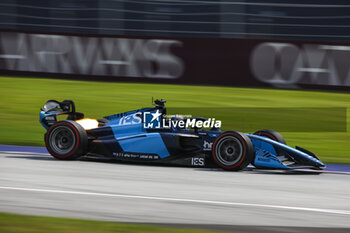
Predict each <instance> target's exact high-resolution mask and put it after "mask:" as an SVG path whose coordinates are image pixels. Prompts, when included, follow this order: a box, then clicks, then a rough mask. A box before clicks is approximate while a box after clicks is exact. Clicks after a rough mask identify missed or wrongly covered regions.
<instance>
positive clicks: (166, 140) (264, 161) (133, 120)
mask: <svg viewBox="0 0 350 233" xmlns="http://www.w3.org/2000/svg"><path fill="white" fill-rule="evenodd" d="M58 103H60V102H58ZM159 109H161V110H162V114H165V113H166V110H165V108H158V107H154V108H142V109H138V110H134V111H129V112H124V113H119V114H115V115H111V116H106V117H104V124H102V125H99V127H98V128H93V129H89V130H86V132H87V134H88V136H89V148H88V155H90V156H96V157H107V158H114V159H118V160H137V161H148V162H150V161H151V162H163V163H170V164H171V163H172V164H181V165H192V166H209V165H210V164H214V163H213V158H212V153H213V152H212V145H213V143H214V142H215V140H216V139H217V138H218V137H219V136H220V135H221V134H222V133H224V131H220V130H219V129H214V128H213V129H211V130H190V129H184V128H181V129H180V128H171V129H167V130H164V129H153V130H149V129H146V128H145V127H144V125H143V123H144V112H152V111H156V110H157V111H158V110H159ZM60 114H62V111H44V110H42V111H41V112H40V117H39V121H40V123H41V124H42V125H43V126H44V127H45V128H46V129H47V130H48V129H49V128H50V127H51V126H52V125H53V124H55V122H56V116H57V115H60ZM68 114H69V113H68ZM245 135H246V136H248V137H249V139H250V140H251V142H252V144H253V147H254V155H255V156H254V159H253V161H251V162H252V164H254V166H255V167H257V168H272V169H297V168H312V169H322V168H324V167H325V165H324V164H323V163H322V162H321V161H320V160H319V159H318V158H317V157H316V156H315V155H314V154H313V153H311V152H308V151H307V150H305V149H302V148H299V149H295V148H292V147H290V146H287V145H285V144H283V143H280V142H277V141H274V140H271V139H269V138H267V137H263V136H259V135H254V134H245ZM249 139H248V140H249Z"/></svg>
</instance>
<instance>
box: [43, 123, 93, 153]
mask: <svg viewBox="0 0 350 233" xmlns="http://www.w3.org/2000/svg"><path fill="white" fill-rule="evenodd" d="M45 144H46V148H47V150H48V151H49V152H50V154H51V155H52V156H53V157H55V158H56V159H62V160H73V159H77V158H78V157H80V156H82V155H84V154H85V153H86V150H87V144H88V136H87V133H86V131H85V130H84V128H83V127H82V126H81V125H80V124H78V123H76V122H75V121H70V120H66V121H60V122H58V123H56V124H54V125H53V126H51V127H50V128H49V130H48V131H47V133H46V134H45Z"/></svg>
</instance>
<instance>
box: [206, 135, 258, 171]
mask: <svg viewBox="0 0 350 233" xmlns="http://www.w3.org/2000/svg"><path fill="white" fill-rule="evenodd" d="M212 155H213V159H214V161H215V163H216V164H217V165H218V166H219V167H221V168H223V169H225V170H229V171H238V170H242V169H244V168H246V167H247V166H248V164H249V163H251V162H252V160H253V158H254V147H253V143H252V142H251V140H250V139H249V137H248V136H246V135H245V134H243V133H240V132H237V131H229V132H225V133H223V134H221V135H220V136H219V137H217V139H216V140H215V142H214V145H213V149H212Z"/></svg>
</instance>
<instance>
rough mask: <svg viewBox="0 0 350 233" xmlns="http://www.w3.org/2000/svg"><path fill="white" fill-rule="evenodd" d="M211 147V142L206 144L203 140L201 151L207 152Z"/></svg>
mask: <svg viewBox="0 0 350 233" xmlns="http://www.w3.org/2000/svg"><path fill="white" fill-rule="evenodd" d="M212 147H213V143H212V142H207V141H206V140H204V142H203V150H205V151H208V150H211V148H212Z"/></svg>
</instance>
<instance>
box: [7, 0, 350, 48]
mask: <svg viewBox="0 0 350 233" xmlns="http://www.w3.org/2000/svg"><path fill="white" fill-rule="evenodd" d="M346 3H347V2H346V1H341V0H334V1H329V0H319V1H317V2H315V1H310V0H307V1H303V2H295V1H290V0H278V1H276V0H270V1H268V2H266V1H262V0H256V1H246V0H218V1H210V0H191V1H187V0H182V1H181V0H176V1H167V0H158V1H141V0H128V1H126V0H60V1H54V0H46V1H45V0H37V1H25V0H3V1H1V4H0V6H1V8H0V19H1V28H2V29H13V30H26V31H28V30H30V31H40V32H53V33H57V32H64V33H69V32H70V33H81V34H100V35H131V36H135V35H137V36H158V37H159V36H162V37H174V36H176V37H190V38H192V37H210V38H260V39H262V38H265V39H290V40H316V41H326V42H330V41H337V42H348V39H349V36H350V32H349V30H347V29H348V28H349V22H350V18H349V15H348V13H349V5H347V4H346Z"/></svg>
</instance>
